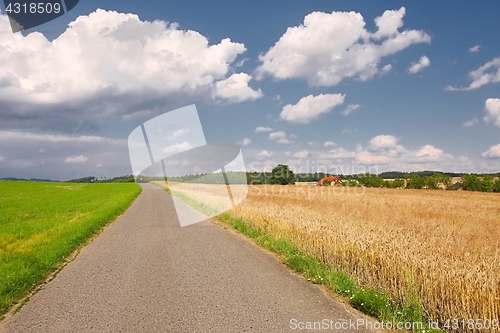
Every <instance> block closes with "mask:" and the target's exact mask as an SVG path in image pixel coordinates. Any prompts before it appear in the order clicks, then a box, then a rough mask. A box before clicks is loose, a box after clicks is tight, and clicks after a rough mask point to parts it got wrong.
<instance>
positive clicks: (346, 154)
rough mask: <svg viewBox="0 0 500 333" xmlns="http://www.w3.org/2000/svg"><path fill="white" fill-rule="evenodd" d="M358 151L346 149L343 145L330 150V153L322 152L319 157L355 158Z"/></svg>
mask: <svg viewBox="0 0 500 333" xmlns="http://www.w3.org/2000/svg"><path fill="white" fill-rule="evenodd" d="M355 156H356V152H353V151H349V150H346V149H344V148H342V147H340V148H338V149H333V150H330V152H329V153H328V154H321V155H320V156H319V158H353V157H355Z"/></svg>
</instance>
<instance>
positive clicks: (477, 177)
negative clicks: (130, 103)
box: [69, 164, 500, 193]
mask: <svg viewBox="0 0 500 333" xmlns="http://www.w3.org/2000/svg"><path fill="white" fill-rule="evenodd" d="M327 176H334V175H333V174H329V173H324V172H316V173H297V174H296V173H294V172H293V171H292V170H291V169H290V168H289V167H288V165H286V164H279V165H277V166H276V167H274V168H273V169H272V171H270V172H238V171H232V172H226V173H225V174H222V173H201V174H190V175H184V176H180V177H168V179H167V180H168V181H175V182H193V183H199V184H226V183H230V184H245V183H246V184H249V185H265V184H277V185H293V184H295V183H296V182H317V181H319V180H320V179H322V178H324V177H327ZM335 176H338V177H339V178H340V179H342V180H343V182H342V183H341V184H339V185H341V186H366V187H383V188H384V187H385V188H407V189H430V190H439V189H445V190H458V189H463V190H466V191H480V192H499V193H500V173H493V174H466V173H451V172H436V171H418V172H408V173H404V172H399V171H390V172H383V173H380V174H378V175H377V174H372V173H361V174H354V175H335ZM452 177H461V178H460V181H459V182H458V183H455V184H453V183H452ZM140 179H142V182H145V183H146V182H150V181H154V180H165V179H164V178H163V177H141V178H140ZM134 181H135V178H134V176H133V175H125V176H119V177H114V178H109V179H107V178H100V179H99V178H97V177H83V178H78V179H72V180H70V181H69V182H75V183H102V182H106V183H107V182H134ZM324 185H329V182H325V183H324Z"/></svg>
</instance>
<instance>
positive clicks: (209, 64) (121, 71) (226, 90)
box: [0, 9, 262, 131]
mask: <svg viewBox="0 0 500 333" xmlns="http://www.w3.org/2000/svg"><path fill="white" fill-rule="evenodd" d="M9 30H10V25H9V20H8V18H7V16H6V15H0V32H1V33H0V54H2V62H1V64H0V104H1V110H2V111H0V118H1V119H2V124H3V125H4V126H10V125H11V124H12V123H16V124H23V126H25V127H26V126H27V127H34V126H37V127H39V128H40V127H41V126H42V125H43V124H44V125H45V126H46V127H50V126H52V128H53V129H57V130H61V127H63V126H65V127H68V131H72V130H74V128H75V127H77V126H82V125H81V123H82V120H86V121H87V122H88V123H87V124H84V126H86V128H87V127H88V128H93V127H96V126H98V125H99V121H102V118H107V117H112V116H128V117H132V116H134V115H138V116H142V117H149V116H154V115H157V114H159V113H161V112H162V111H163V112H164V111H166V110H168V109H171V108H173V107H178V106H180V105H182V104H183V103H186V102H187V101H188V100H189V101H193V99H194V100H200V99H211V98H214V99H217V100H219V99H220V100H224V101H229V102H240V101H243V100H252V99H255V98H258V97H260V96H262V93H261V91H260V90H257V91H255V90H252V89H251V88H249V87H248V81H249V80H250V79H251V76H250V75H248V74H245V73H239V74H233V75H231V76H229V77H228V73H230V72H231V66H232V64H233V63H234V61H235V59H236V57H237V56H238V55H240V54H242V53H244V52H245V51H246V48H245V46H244V45H243V44H241V43H236V42H232V41H231V40H230V39H227V38H226V39H223V40H221V41H220V42H219V43H216V44H212V45H210V44H209V42H208V39H207V38H206V37H205V36H203V35H201V34H200V33H198V32H196V31H192V30H181V29H179V26H178V25H177V24H176V23H172V24H169V23H167V22H163V21H159V20H157V21H153V22H148V21H142V20H140V19H139V17H138V16H137V15H134V14H124V13H117V12H115V11H106V10H101V9H98V10H96V11H95V12H93V13H91V14H89V15H86V16H80V17H78V18H77V19H76V20H75V21H73V22H71V23H70V24H69V27H68V28H67V29H66V30H65V31H64V32H63V33H62V34H61V35H60V36H58V37H57V38H56V39H54V40H52V41H49V40H47V39H46V38H45V37H44V36H43V35H42V34H41V33H38V32H33V33H31V34H29V35H27V36H23V35H22V34H12V33H11V32H9ZM42 112H43V114H44V118H40V113H42ZM96 114H97V115H96ZM21 118H22V119H21ZM42 123H43V124H42ZM79 124H80V125H79Z"/></svg>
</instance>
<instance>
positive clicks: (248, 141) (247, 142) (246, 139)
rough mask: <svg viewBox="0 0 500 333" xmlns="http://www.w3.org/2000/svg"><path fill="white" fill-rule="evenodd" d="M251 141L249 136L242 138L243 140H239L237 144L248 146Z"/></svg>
mask: <svg viewBox="0 0 500 333" xmlns="http://www.w3.org/2000/svg"><path fill="white" fill-rule="evenodd" d="M251 143H252V140H250V139H249V138H244V139H243V140H241V141H240V142H238V144H239V145H240V146H248V145H250V144H251Z"/></svg>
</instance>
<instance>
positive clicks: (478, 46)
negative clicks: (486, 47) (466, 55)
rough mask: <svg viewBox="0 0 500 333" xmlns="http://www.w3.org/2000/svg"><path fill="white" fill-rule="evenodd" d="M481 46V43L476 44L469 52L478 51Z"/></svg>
mask: <svg viewBox="0 0 500 333" xmlns="http://www.w3.org/2000/svg"><path fill="white" fill-rule="evenodd" d="M480 48H481V45H475V46H473V47H471V48H470V49H469V52H470V53H478V52H479V49H480Z"/></svg>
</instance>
